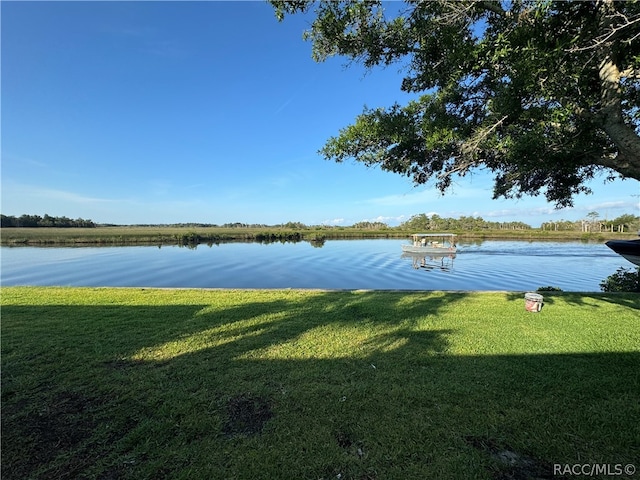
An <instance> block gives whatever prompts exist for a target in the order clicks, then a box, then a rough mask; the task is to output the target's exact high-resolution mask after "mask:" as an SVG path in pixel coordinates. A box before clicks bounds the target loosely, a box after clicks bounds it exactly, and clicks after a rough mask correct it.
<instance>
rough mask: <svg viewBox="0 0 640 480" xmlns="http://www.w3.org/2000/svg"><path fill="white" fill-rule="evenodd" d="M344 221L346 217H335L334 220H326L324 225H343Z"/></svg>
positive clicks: (323, 222)
mask: <svg viewBox="0 0 640 480" xmlns="http://www.w3.org/2000/svg"><path fill="white" fill-rule="evenodd" d="M343 223H344V218H334V219H333V220H324V221H322V222H321V224H322V225H341V224H343Z"/></svg>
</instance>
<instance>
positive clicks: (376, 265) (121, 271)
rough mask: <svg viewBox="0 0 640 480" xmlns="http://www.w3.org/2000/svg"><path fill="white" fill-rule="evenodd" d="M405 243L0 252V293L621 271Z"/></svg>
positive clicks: (594, 250) (531, 281)
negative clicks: (438, 252)
mask: <svg viewBox="0 0 640 480" xmlns="http://www.w3.org/2000/svg"><path fill="white" fill-rule="evenodd" d="M405 242H406V241H405V240H398V239H394V240H387V239H385V240H330V241H327V242H326V243H325V244H324V246H322V247H320V248H317V247H313V246H312V245H311V244H309V243H307V242H300V243H286V244H280V243H274V244H259V243H228V244H221V245H213V246H207V245H200V246H198V247H197V248H196V249H189V248H180V247H170V246H165V247H162V248H158V247H88V248H75V247H65V248H49V247H47V248H38V247H2V248H0V256H1V267H2V269H1V280H2V285H4V286H8V285H73V286H119V287H120V286H123V287H124V286H127V287H200V288H321V289H400V290H413V289H426V290H432V289H438V290H440V289H442V290H519V291H523V290H535V289H536V288H538V287H542V286H555V287H560V288H561V289H562V290H564V291H592V292H597V291H600V287H599V283H600V282H601V281H602V280H604V279H605V278H606V277H607V276H609V275H611V274H613V273H615V271H616V269H617V268H619V267H621V266H624V267H625V268H632V267H633V264H631V263H629V262H627V261H626V260H625V259H623V258H622V257H620V256H619V255H617V254H615V253H614V252H612V251H611V250H610V249H609V248H607V247H606V246H605V245H604V244H601V243H580V242H527V241H484V242H474V243H471V242H469V243H464V242H462V243H459V245H458V253H457V255H456V256H455V258H450V257H444V258H435V259H434V258H429V257H426V258H412V257H404V256H402V254H401V245H402V244H403V243H405Z"/></svg>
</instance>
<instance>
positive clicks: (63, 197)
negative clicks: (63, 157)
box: [3, 183, 118, 204]
mask: <svg viewBox="0 0 640 480" xmlns="http://www.w3.org/2000/svg"><path fill="white" fill-rule="evenodd" d="M16 194H18V195H19V196H21V197H32V198H33V197H38V198H40V199H45V200H51V201H65V202H73V203H82V204H86V203H113V202H117V201H118V200H115V199H111V198H100V197H93V196H88V195H84V194H80V193H76V192H71V191H67V190H58V189H53V188H46V187H39V186H35V185H24V184H11V183H8V184H4V185H3V197H5V196H6V197H9V196H12V195H16Z"/></svg>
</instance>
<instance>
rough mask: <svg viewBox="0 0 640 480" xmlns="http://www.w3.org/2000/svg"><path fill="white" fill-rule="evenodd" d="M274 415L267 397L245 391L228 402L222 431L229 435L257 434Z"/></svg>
mask: <svg viewBox="0 0 640 480" xmlns="http://www.w3.org/2000/svg"><path fill="white" fill-rule="evenodd" d="M272 416H273V414H272V413H271V406H270V405H269V402H268V401H267V400H266V399H264V398H261V397H254V396H251V395H249V394H245V393H243V394H241V395H236V396H235V397H231V398H230V399H229V401H228V402H227V419H226V421H225V422H224V425H223V427H222V431H223V433H224V434H225V435H226V436H227V437H235V436H246V435H255V434H257V433H260V432H261V431H262V428H263V427H264V425H265V423H267V421H268V420H269V419H270V418H271V417H272Z"/></svg>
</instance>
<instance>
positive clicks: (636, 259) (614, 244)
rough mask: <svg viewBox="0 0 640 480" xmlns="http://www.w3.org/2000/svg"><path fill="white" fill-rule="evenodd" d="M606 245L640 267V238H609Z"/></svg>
mask: <svg viewBox="0 0 640 480" xmlns="http://www.w3.org/2000/svg"><path fill="white" fill-rule="evenodd" d="M605 245H606V246H607V247H609V248H610V249H611V250H613V251H614V252H616V253H617V254H618V255H620V256H622V257H624V258H626V259H627V260H629V261H630V262H631V263H634V264H636V265H638V266H639V267H640V238H639V239H637V240H609V241H608V242H606V243H605Z"/></svg>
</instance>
